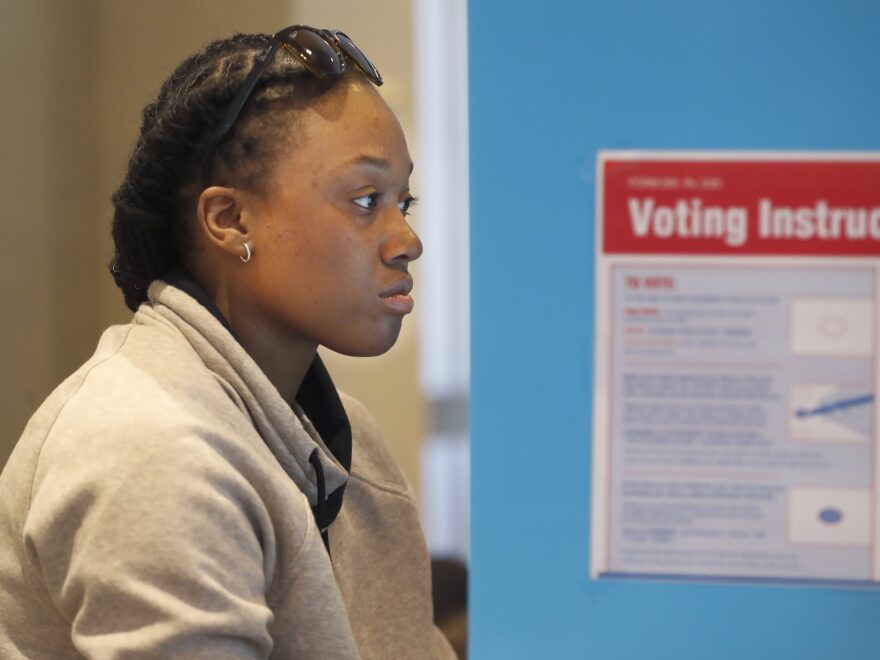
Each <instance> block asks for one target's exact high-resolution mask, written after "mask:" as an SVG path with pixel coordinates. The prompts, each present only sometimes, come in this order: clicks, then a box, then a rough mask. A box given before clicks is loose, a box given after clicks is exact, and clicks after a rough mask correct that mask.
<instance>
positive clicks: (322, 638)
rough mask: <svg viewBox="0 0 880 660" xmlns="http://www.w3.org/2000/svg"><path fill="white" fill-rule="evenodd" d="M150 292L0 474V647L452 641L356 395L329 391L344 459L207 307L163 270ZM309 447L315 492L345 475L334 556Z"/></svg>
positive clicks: (41, 654)
mask: <svg viewBox="0 0 880 660" xmlns="http://www.w3.org/2000/svg"><path fill="white" fill-rule="evenodd" d="M149 294H150V302H149V303H147V304H145V305H142V306H141V308H140V309H139V310H138V312H137V313H136V314H135V316H134V318H133V320H132V322H131V323H130V324H129V325H125V326H116V327H112V328H110V329H108V330H107V331H106V332H105V333H104V335H103V336H102V338H101V341H100V343H99V344H98V347H97V350H96V351H95V354H94V355H93V356H92V358H91V359H90V360H89V361H88V362H87V363H86V364H84V365H83V366H82V367H81V368H80V369H79V370H78V371H77V372H76V373H74V374H73V375H72V376H71V377H70V378H68V379H67V380H66V381H64V383H62V384H61V385H60V386H59V387H58V388H57V389H56V390H55V392H53V393H52V395H51V396H50V397H49V398H48V399H47V400H46V401H45V403H44V404H43V405H42V406H41V407H40V409H39V410H38V411H37V412H36V414H35V415H34V416H33V418H32V419H31V421H30V423H29V424H28V426H27V428H26V429H25V431H24V434H23V436H22V438H21V440H20V441H19V443H18V445H17V447H16V449H15V451H14V452H13V454H12V456H11V457H10V459H9V462H8V463H7V465H6V467H5V469H4V470H3V473H2V475H0V658H3V660H17V659H19V658H28V659H44V658H45V659H50V658H51V659H52V660H61V659H64V658H78V657H81V656H84V657H86V658H94V659H96V660H98V659H100V660H110V659H114V660H115V659H120V660H121V659H126V660H128V659H134V658H175V659H176V658H180V659H188V658H211V659H220V658H267V657H271V658H320V659H322V660H323V659H328V660H330V659H335V658H340V659H341V658H382V659H389V660H400V659H405V658H418V659H426V658H451V657H454V654H453V653H452V651H451V649H450V647H449V645H448V644H447V643H446V641H445V639H444V638H443V637H442V635H441V634H440V633H439V631H437V629H436V628H435V627H434V626H433V624H432V612H431V599H430V570H429V564H428V557H427V552H426V549H425V544H424V540H423V537H422V532H421V528H420V525H419V520H418V512H417V509H416V506H415V504H414V501H413V496H412V493H411V491H410V489H409V487H408V485H407V483H406V480H405V478H404V476H403V474H402V473H401V471H400V469H399V467H398V464H397V462H396V461H395V459H394V457H393V456H392V454H391V453H390V451H389V449H388V447H387V446H386V444H385V442H384V440H383V439H382V435H381V433H380V431H379V429H378V428H377V427H376V424H375V423H374V421H373V419H372V418H371V417H370V415H369V414H368V413H367V411H366V410H365V409H364V408H363V407H362V406H361V405H360V404H359V403H358V402H357V401H355V400H353V399H351V398H348V397H345V396H344V395H343V396H342V403H343V404H344V407H345V412H346V413H347V415H348V418H349V421H350V424H351V433H352V457H351V468H350V473H347V471H346V470H345V468H344V467H343V466H342V465H341V464H340V463H339V461H338V460H337V459H336V458H335V457H334V456H333V454H332V453H331V452H330V451H328V449H327V447H326V445H325V444H324V442H323V441H322V439H321V437H320V436H319V435H318V433H317V431H316V430H315V428H314V426H313V425H312V423H311V422H310V420H309V419H308V418H307V417H306V415H305V414H304V413H303V411H302V409H300V408H299V407H297V406H294V407H293V408H291V406H290V405H288V404H287V403H286V402H285V401H284V400H283V399H282V398H281V396H280V395H279V393H278V391H277V390H276V389H275V388H274V387H273V386H272V384H271V383H270V382H269V380H268V379H267V378H266V376H265V375H264V374H263V373H262V371H260V369H259V368H258V367H257V365H256V364H255V363H254V362H253V360H252V359H251V358H250V357H249V356H248V355H247V353H246V352H245V351H244V349H243V348H242V347H241V346H240V345H239V344H238V343H237V342H236V341H235V339H234V338H233V337H232V335H231V334H230V333H229V331H228V330H227V329H226V328H225V327H224V326H223V324H222V323H221V322H220V321H218V319H216V318H215V317H214V316H213V315H212V314H211V312H209V311H208V310H207V309H206V308H205V307H203V306H202V305H201V304H199V303H198V302H196V301H195V300H194V299H193V298H191V297H190V296H189V295H187V294H186V293H184V292H183V291H181V290H179V289H177V288H175V287H173V286H170V285H167V284H165V283H163V282H156V283H154V284H153V285H152V286H151V288H150V291H149ZM315 450H317V452H316V453H315V456H316V457H317V458H318V459H319V460H320V462H321V466H322V467H323V473H324V481H325V484H326V496H327V497H330V496H331V495H332V494H333V493H334V492H335V491H337V489H339V488H341V487H342V486H343V485H344V488H345V490H344V497H343V499H342V507H341V510H340V511H339V512H338V515H337V516H336V519H335V521H334V522H333V524H332V525H331V527H330V550H331V555H332V562H331V559H330V556H328V552H327V550H326V549H325V547H324V544H323V542H322V539H321V535H320V532H319V530H318V528H317V526H316V524H315V516H314V515H313V512H312V507H313V506H315V505H316V503H317V498H318V483H317V481H318V477H317V475H316V469H315V467H314V464H313V463H310V461H309V458H310V456H311V455H312V454H313V453H314V452H315ZM313 460H314V459H313ZM337 494H338V493H337Z"/></svg>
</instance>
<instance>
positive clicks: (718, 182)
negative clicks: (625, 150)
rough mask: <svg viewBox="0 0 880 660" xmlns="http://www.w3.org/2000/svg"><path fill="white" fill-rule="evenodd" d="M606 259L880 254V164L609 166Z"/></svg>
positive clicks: (603, 167) (613, 162)
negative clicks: (619, 256)
mask: <svg viewBox="0 0 880 660" xmlns="http://www.w3.org/2000/svg"><path fill="white" fill-rule="evenodd" d="M600 176H601V195H602V203H601V205H600V209H601V217H600V222H602V235H603V246H602V247H603V250H604V252H605V253H606V254H624V253H628V254H766V255H786V254H791V255H850V256H876V255H880V161H878V160H860V159H857V158H854V159H852V160H846V159H845V158H842V159H835V160H825V159H821V158H817V159H814V160H811V159H809V158H807V159H799V160H784V159H775V158H770V159H761V158H760V157H756V158H755V159H749V158H742V159H740V158H735V159H725V158H724V157H719V158H718V159H694V160H687V159H678V158H675V159H672V158H670V159H644V160H640V159H639V158H638V157H636V158H633V159H624V158H621V159H615V158H608V159H604V160H602V161H600Z"/></svg>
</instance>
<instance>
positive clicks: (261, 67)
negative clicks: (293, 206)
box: [202, 25, 382, 188]
mask: <svg viewBox="0 0 880 660" xmlns="http://www.w3.org/2000/svg"><path fill="white" fill-rule="evenodd" d="M279 48H283V49H284V50H286V51H287V52H289V53H291V54H292V55H294V56H295V57H296V58H297V59H298V60H299V61H300V62H302V63H303V66H305V67H306V69H308V70H309V71H310V72H311V73H313V74H314V75H316V76H318V78H324V79H325V80H332V79H333V78H338V77H339V76H341V75H342V74H343V73H345V59H346V58H348V59H349V60H351V61H352V62H354V64H355V66H356V67H357V68H358V69H360V70H361V72H362V73H363V74H364V75H365V76H366V77H367V78H368V79H369V80H370V81H371V82H372V83H373V84H375V85H377V86H378V85H381V84H382V76H381V74H380V73H379V70H378V69H377V68H376V67H375V66H374V65H373V63H372V62H370V60H369V58H367V56H366V55H364V52H363V51H362V50H361V49H360V48H358V47H357V46H356V45H355V44H354V42H353V41H352V40H351V39H350V38H349V37H348V35H346V34H345V33H344V32H340V31H339V30H322V29H319V28H313V27H309V26H308V25H291V26H290V27H287V28H284V29H283V30H281V31H280V32H276V33H275V34H274V35H272V38H271V40H270V41H269V45H268V46H266V49H265V50H264V51H263V52H262V53H260V54H259V55H258V56H257V59H256V61H255V62H254V67H253V68H252V69H251V70H250V73H248V75H247V78H245V79H244V82H243V83H242V84H241V87H240V88H239V90H238V92H237V93H236V94H235V98H234V99H232V103H231V104H230V105H229V110H227V111H226V115H225V116H224V117H223V121H222V122H220V126H219V127H218V128H217V132H216V133H215V134H214V137H213V139H212V140H211V143H210V144H209V145H208V149H207V150H206V151H205V159H204V162H203V165H202V184H203V187H205V188H207V187H208V179H209V175H210V173H211V163H212V162H213V160H214V151H216V149H217V146H218V145H219V144H220V142H221V141H222V140H223V138H225V137H226V136H227V135H228V134H229V131H231V130H232V127H233V126H234V125H235V122H236V120H237V119H238V117H239V115H240V114H241V111H242V109H243V108H244V105H245V103H247V100H248V99H249V98H250V96H251V94H253V93H254V88H256V86H257V81H258V80H259V79H260V76H261V75H263V72H264V71H265V70H266V69H267V68H268V66H269V64H270V63H271V62H272V58H273V57H274V56H275V53H277V52H278V49H279ZM343 55H344V56H345V57H343Z"/></svg>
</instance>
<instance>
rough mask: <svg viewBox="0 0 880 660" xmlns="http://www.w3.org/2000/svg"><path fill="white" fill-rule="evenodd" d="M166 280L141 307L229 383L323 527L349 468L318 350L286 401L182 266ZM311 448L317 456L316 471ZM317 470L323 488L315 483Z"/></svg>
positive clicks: (347, 429)
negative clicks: (170, 328) (167, 325)
mask: <svg viewBox="0 0 880 660" xmlns="http://www.w3.org/2000/svg"><path fill="white" fill-rule="evenodd" d="M163 280H164V281H163ZM163 280H157V281H155V282H153V284H152V285H150V289H149V291H148V296H149V304H147V305H143V306H141V308H140V309H139V310H138V314H144V315H147V316H152V315H154V314H156V315H159V316H160V317H162V319H163V320H165V321H167V322H171V323H172V325H174V326H175V327H177V329H178V330H180V331H181V333H182V334H183V335H184V336H185V337H186V338H187V340H189V342H190V344H191V345H192V346H193V348H194V349H195V350H196V352H197V353H198V354H199V356H200V357H201V358H202V360H203V361H204V362H205V365H206V366H207V367H208V368H209V369H210V370H212V371H214V372H215V373H216V374H217V375H218V376H220V377H221V378H223V380H225V381H226V382H227V383H228V384H229V385H230V386H232V388H233V389H234V390H235V391H236V393H237V394H238V395H239V397H240V399H241V401H242V402H243V403H244V405H245V407H246V408H247V411H248V413H250V416H251V419H252V420H253V422H254V426H255V428H256V429H257V431H258V432H259V434H260V435H261V436H262V438H263V440H264V441H265V443H266V445H267V446H268V447H269V449H270V450H271V451H272V453H273V454H274V455H275V457H276V459H277V460H278V462H279V463H280V464H281V466H282V467H283V468H284V469H285V471H286V472H287V473H288V474H289V475H290V477H291V478H292V479H293V480H294V482H296V484H297V486H299V488H300V489H301V490H302V491H303V492H304V493H305V494H306V496H307V497H308V498H309V502H310V503H311V505H312V508H313V509H314V510H315V512H316V519H317V523H318V526H319V528H320V529H321V530H324V529H326V528H327V527H328V526H329V525H330V523H332V522H333V520H334V519H335V518H336V516H337V514H338V513H339V510H340V509H341V508H342V496H343V492H344V490H345V484H346V481H347V479H348V472H349V471H350V469H351V449H352V447H351V446H352V435H351V424H350V423H349V420H348V416H347V415H346V412H345V408H344V407H343V405H342V401H341V400H340V398H339V394H338V392H337V390H336V386H335V385H334V384H333V381H332V379H331V378H330V374H329V373H328V372H327V369H326V367H325V366H324V363H323V361H322V360H321V358H320V356H318V355H317V354H316V355H315V359H314V360H313V361H312V364H311V366H310V367H309V369H308V371H307V372H306V375H305V377H304V378H303V382H302V385H301V386H300V389H299V392H298V393H297V395H296V400H295V402H294V404H293V405H292V406H291V405H288V404H287V402H285V400H284V399H283V398H282V396H281V394H280V393H279V392H278V390H277V389H276V388H275V386H274V385H272V383H271V382H270V381H269V379H268V378H267V377H266V375H265V374H264V373H263V372H262V370H261V369H260V368H259V367H258V366H257V364H256V363H255V362H254V361H253V359H252V358H251V357H250V356H249V355H248V354H247V352H246V351H245V350H244V348H243V347H242V346H241V344H239V343H238V341H236V339H235V338H234V336H233V335H232V329H231V327H230V325H229V323H228V321H227V320H226V318H225V317H224V316H223V314H222V313H221V312H220V310H219V309H218V308H217V306H216V305H215V304H214V302H213V301H212V300H211V298H210V297H209V296H208V294H207V292H206V291H205V289H204V288H203V287H202V286H201V285H200V284H199V283H198V282H197V281H196V280H195V279H194V278H193V277H192V276H191V275H190V274H189V273H187V272H186V271H185V270H183V269H181V268H176V269H174V270H172V271H170V272H169V273H168V274H167V275H166V276H164V277H163ZM316 450H317V452H316ZM312 454H315V457H316V458H317V459H318V460H320V468H321V469H320V470H317V469H316V466H315V465H314V460H315V458H312ZM310 459H311V460H310ZM321 472H323V474H321ZM320 477H323V481H324V488H320V489H319V484H318V481H319V479H320ZM319 490H326V494H325V501H324V502H319V501H318V500H319V498H318V494H319Z"/></svg>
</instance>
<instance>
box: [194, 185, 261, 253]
mask: <svg viewBox="0 0 880 660" xmlns="http://www.w3.org/2000/svg"><path fill="white" fill-rule="evenodd" d="M245 203H246V195H245V194H244V192H243V191H241V190H237V189H236V188H226V187H223V186H211V187H209V188H205V189H204V190H203V191H202V193H201V195H199V199H198V202H197V206H196V215H197V218H198V222H197V225H198V227H197V231H199V232H201V233H202V234H203V237H204V239H205V240H206V242H207V243H208V244H210V245H213V246H214V247H216V248H218V249H220V250H222V251H224V252H227V253H228V254H230V255H234V256H237V257H240V256H242V255H243V254H244V252H245V248H243V247H242V246H243V245H244V243H245V241H248V240H250V242H251V244H253V240H252V237H251V236H250V233H249V230H250V227H249V225H250V215H251V214H250V213H248V210H247V209H246V204H245ZM251 247H252V245H251Z"/></svg>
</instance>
